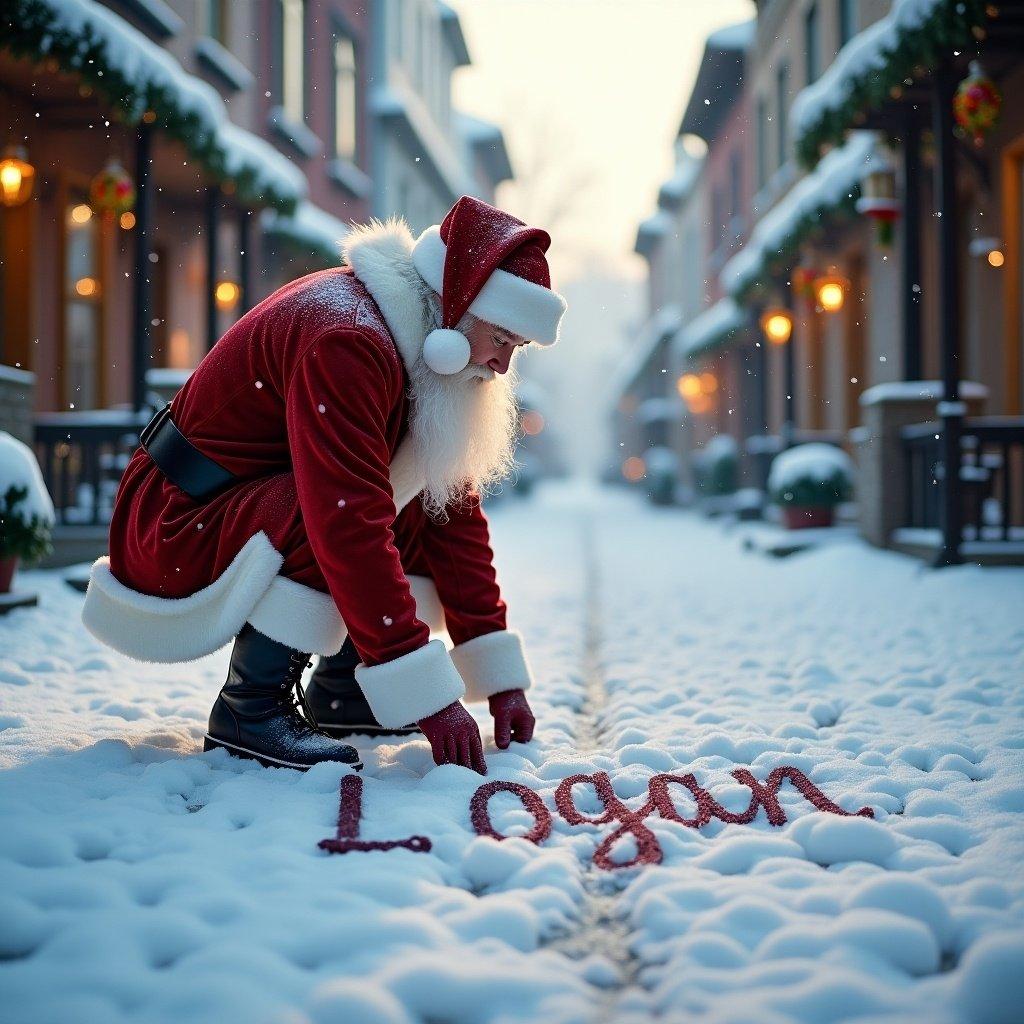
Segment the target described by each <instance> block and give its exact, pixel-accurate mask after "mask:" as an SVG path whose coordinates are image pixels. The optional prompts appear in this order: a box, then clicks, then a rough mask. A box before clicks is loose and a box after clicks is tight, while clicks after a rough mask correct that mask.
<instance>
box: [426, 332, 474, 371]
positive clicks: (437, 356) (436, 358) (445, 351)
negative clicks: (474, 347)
mask: <svg viewBox="0 0 1024 1024" xmlns="http://www.w3.org/2000/svg"><path fill="white" fill-rule="evenodd" d="M423 361H424V362H425V363H426V364H427V366H429V367H430V369H432V370H433V371H434V373H439V374H441V375H442V376H444V377H448V376H450V375H451V374H453V373H458V372H459V370H464V369H465V368H466V366H467V365H468V364H469V339H468V338H467V337H466V336H465V335H464V334H462V333H461V332H460V331H453V330H450V329H449V328H447V327H439V328H437V329H436V330H433V331H431V332H430V333H429V334H428V335H427V340H426V341H424V342H423Z"/></svg>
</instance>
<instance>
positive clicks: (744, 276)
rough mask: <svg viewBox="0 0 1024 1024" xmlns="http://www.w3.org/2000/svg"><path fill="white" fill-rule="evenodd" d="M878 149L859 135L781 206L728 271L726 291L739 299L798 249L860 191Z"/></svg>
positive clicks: (764, 221)
mask: <svg viewBox="0 0 1024 1024" xmlns="http://www.w3.org/2000/svg"><path fill="white" fill-rule="evenodd" d="M874 147H875V133H874V132H854V133H852V134H851V136H850V138H849V139H847V141H846V142H845V143H844V144H843V145H842V146H840V147H838V148H837V149H834V150H832V152H831V153H829V154H828V155H827V156H826V157H825V158H824V159H823V160H822V161H821V163H819V164H818V166H817V167H816V168H815V169H814V170H813V171H812V172H811V173H810V174H808V175H807V176H806V177H804V178H802V179H801V180H800V181H799V182H797V184H796V185H794V186H793V188H792V189H791V190H790V192H789V193H788V195H786V197H785V198H784V199H781V200H780V201H779V202H778V203H776V204H775V206H773V207H772V208H771V209H770V210H769V211H768V212H767V213H766V214H765V215H764V216H763V217H762V218H761V219H760V220H759V221H758V222H757V225H756V227H755V228H754V230H753V231H752V232H751V235H750V238H749V240H748V241H747V244H746V245H744V246H743V248H742V249H741V250H740V251H739V252H738V253H737V254H736V255H735V256H733V257H732V259H731V260H729V262H728V263H726V265H725V266H724V267H723V268H722V273H721V275H720V276H719V281H720V283H721V285H722V288H723V289H724V290H725V291H726V292H728V293H729V294H730V295H732V296H734V297H736V298H738V297H740V296H742V295H743V293H744V292H746V291H747V289H748V288H750V287H751V286H753V285H754V284H756V283H757V282H758V280H759V279H760V277H761V275H762V274H763V273H764V271H765V269H766V266H767V265H768V263H769V262H770V261H771V260H772V259H773V258H774V257H778V256H780V255H781V254H783V253H785V252H786V251H787V250H789V249H791V248H793V247H794V246H795V245H797V244H798V243H799V242H800V240H801V238H802V237H803V235H804V233H805V232H806V231H807V230H808V229H809V228H810V227H812V226H814V225H816V224H818V223H819V222H820V220H821V218H822V216H823V215H824V214H826V213H827V212H829V211H830V210H834V209H836V208H838V207H840V206H843V205H845V204H847V203H852V202H853V201H854V200H855V199H856V197H857V195H859V193H860V179H861V177H862V176H863V174H864V171H865V168H866V166H867V164H868V162H869V161H870V159H871V154H872V152H873V150H874Z"/></svg>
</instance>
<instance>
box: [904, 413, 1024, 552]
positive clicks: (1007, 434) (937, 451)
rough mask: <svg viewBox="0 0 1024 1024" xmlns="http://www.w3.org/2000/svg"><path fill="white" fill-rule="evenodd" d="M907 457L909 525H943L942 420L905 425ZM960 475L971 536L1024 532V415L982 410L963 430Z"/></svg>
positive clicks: (1015, 536)
mask: <svg viewBox="0 0 1024 1024" xmlns="http://www.w3.org/2000/svg"><path fill="white" fill-rule="evenodd" d="M900 433H901V438H902V444H903V453H904V457H905V458H906V475H905V481H906V483H905V486H906V496H905V502H906V504H905V508H906V522H905V524H904V525H906V526H908V527H911V528H914V529H938V528H939V527H940V526H941V519H940V515H941V513H940V502H941V485H942V481H943V465H942V443H941V436H942V425H941V424H940V423H939V422H937V421H936V422H931V423H915V424H913V425H912V426H909V427H904V428H903V429H902V431H901V432H900ZM960 455H961V465H960V480H959V488H960V495H961V507H962V515H963V534H962V539H963V540H965V541H991V542H996V543H998V542H1009V541H1014V542H1017V541H1020V540H1021V539H1022V538H1024V418H1020V417H1009V416H976V417H972V418H970V419H966V420H964V422H963V427H962V429H961V432H960Z"/></svg>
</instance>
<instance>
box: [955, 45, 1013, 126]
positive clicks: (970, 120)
mask: <svg viewBox="0 0 1024 1024" xmlns="http://www.w3.org/2000/svg"><path fill="white" fill-rule="evenodd" d="M1002 105H1003V94H1002V93H1001V92H1000V91H999V89H998V87H997V86H996V83H995V82H993V81H992V79H991V78H989V77H988V75H986V74H985V72H984V70H983V69H982V67H981V64H980V63H979V62H978V61H976V60H972V61H971V63H970V70H969V71H968V74H967V77H966V78H965V79H964V80H963V81H962V82H961V83H960V85H959V86H957V90H956V95H955V96H954V97H953V117H954V118H955V119H956V123H957V125H958V126H959V127H960V129H961V131H963V132H964V133H965V134H967V135H970V137H971V138H972V139H973V140H974V144H975V145H976V146H981V145H982V144H983V143H984V141H985V136H986V135H987V134H988V133H989V132H990V131H991V130H992V129H993V128H994V127H995V125H996V122H997V121H998V120H999V110H1000V108H1001V107H1002Z"/></svg>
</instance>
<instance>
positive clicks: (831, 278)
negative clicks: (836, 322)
mask: <svg viewBox="0 0 1024 1024" xmlns="http://www.w3.org/2000/svg"><path fill="white" fill-rule="evenodd" d="M849 288H850V282H849V281H847V280H846V278H845V277H840V276H839V275H838V274H825V275H823V276H822V277H819V278H817V280H815V282H814V298H815V301H816V302H817V303H818V305H819V306H820V307H821V308H822V309H823V310H824V311H825V312H826V313H838V312H839V311H840V310H841V309H842V308H843V304H844V303H845V302H846V293H847V291H848V290H849Z"/></svg>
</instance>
